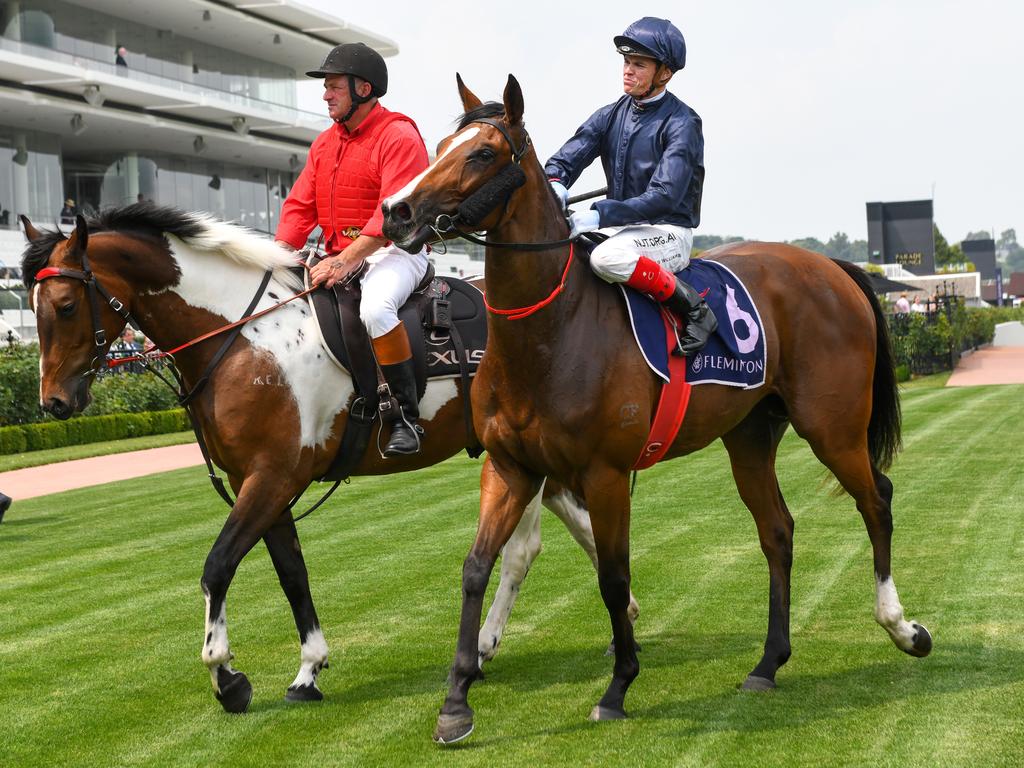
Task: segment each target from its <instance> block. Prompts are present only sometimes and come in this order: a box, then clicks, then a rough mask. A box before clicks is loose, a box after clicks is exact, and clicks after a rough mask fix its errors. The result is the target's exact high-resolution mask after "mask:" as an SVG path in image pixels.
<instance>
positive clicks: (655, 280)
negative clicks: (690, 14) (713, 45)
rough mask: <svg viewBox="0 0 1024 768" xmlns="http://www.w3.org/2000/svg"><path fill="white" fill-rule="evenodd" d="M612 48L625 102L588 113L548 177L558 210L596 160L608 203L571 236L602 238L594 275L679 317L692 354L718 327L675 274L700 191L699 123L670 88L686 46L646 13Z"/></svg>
mask: <svg viewBox="0 0 1024 768" xmlns="http://www.w3.org/2000/svg"><path fill="white" fill-rule="evenodd" d="M614 43H615V49H616V51H617V52H618V53H619V54H621V55H622V57H623V60H622V83H623V92H624V94H625V95H623V96H622V97H621V98H619V99H618V101H616V102H614V103H612V104H609V105H607V106H605V107H602V108H601V109H599V110H597V112H595V113H594V114H593V115H591V116H590V118H588V119H587V121H586V122H585V123H584V124H583V125H582V126H580V128H579V129H578V130H577V131H576V134H575V135H574V136H573V137H572V138H571V139H569V141H567V142H566V143H565V144H564V145H563V146H562V148H561V149H559V150H558V152H556V153H555V154H554V155H553V156H552V157H551V159H549V160H548V161H547V163H546V165H545V169H544V170H545V172H546V173H547V174H548V178H549V180H550V182H551V188H552V189H553V190H554V192H555V194H556V195H557V196H558V198H559V199H560V200H561V202H562V206H563V208H564V207H565V206H566V204H567V201H568V197H569V193H568V188H569V187H571V186H572V184H573V182H575V181H576V179H578V178H579V176H580V174H581V173H582V172H583V170H584V169H585V168H586V167H587V166H589V165H590V164H591V163H592V162H593V161H594V160H595V159H596V158H597V157H599V156H600V158H601V163H602V165H603V166H604V172H605V177H606V179H607V182H608V193H607V199H605V200H600V201H598V202H596V203H594V204H593V205H592V206H591V208H590V209H589V210H586V211H578V212H576V213H573V214H572V216H571V217H570V228H571V236H572V237H577V236H578V235H580V234H583V233H585V232H593V231H598V232H601V233H602V234H605V235H608V239H607V240H605V241H604V242H603V243H602V244H600V245H598V246H597V247H596V248H595V249H594V252H593V254H591V257H590V264H591V266H592V267H593V269H594V272H596V273H597V275H598V276H599V277H601V278H602V279H604V280H606V281H608V282H610V283H625V284H626V285H629V286H631V287H633V288H636V289H637V290H639V291H642V292H643V293H647V294H650V295H651V296H653V297H654V298H655V299H657V300H658V301H660V302H661V303H663V304H664V305H665V307H666V308H668V309H669V310H670V311H671V312H673V313H675V314H676V315H679V316H681V317H683V318H685V319H686V328H685V331H684V334H683V338H682V340H681V341H682V351H683V353H684V354H686V355H693V354H695V353H696V352H698V351H699V350H700V349H702V348H703V347H704V345H705V344H706V343H707V340H708V337H709V336H710V335H711V334H712V333H713V332H714V331H715V328H716V327H717V326H718V323H717V322H716V320H715V316H714V314H713V313H712V312H711V310H710V309H709V308H708V306H707V304H705V302H704V299H703V298H702V297H701V296H700V294H698V293H697V292H696V291H695V290H694V289H693V288H692V287H691V286H690V285H688V284H687V283H684V282H683V281H682V280H679V279H678V278H676V276H675V275H674V274H673V273H675V272H678V271H680V270H681V269H683V268H685V267H686V265H687V264H689V262H690V250H691V248H692V246H693V228H694V227H696V226H697V225H698V224H699V223H700V202H701V194H702V190H703V185H704V136H703V133H702V130H701V119H700V117H699V116H698V115H697V113H696V112H694V111H693V110H692V109H691V108H690V107H689V106H687V105H686V104H684V103H683V102H682V101H680V100H679V99H678V98H676V97H675V96H674V95H673V94H671V93H669V92H668V91H667V90H666V87H667V86H668V82H669V80H671V79H672V76H673V74H675V73H676V72H678V71H679V70H680V69H682V68H683V67H684V66H685V64H686V42H685V40H684V39H683V34H682V32H680V31H679V29H677V28H676V26H675V25H674V24H672V23H671V22H670V21H668V20H667V19H657V18H653V17H651V16H645V17H644V18H642V19H639V20H638V21H635V22H633V23H632V24H630V25H629V26H628V27H627V28H626V30H625V31H624V32H623V33H622V34H621V35H618V36H617V37H615V38H614Z"/></svg>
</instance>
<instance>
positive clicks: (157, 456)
mask: <svg viewBox="0 0 1024 768" xmlns="http://www.w3.org/2000/svg"><path fill="white" fill-rule="evenodd" d="M980 384H1024V325H1021V323H1019V322H1013V323H1002V324H1000V325H999V326H997V327H996V338H995V341H994V343H993V345H992V346H991V347H988V348H986V349H982V350H979V351H977V352H975V353H974V354H972V355H968V356H967V357H965V358H963V359H962V360H961V361H960V364H959V365H958V366H957V368H956V370H955V371H954V372H953V374H952V375H951V376H950V377H949V381H948V382H947V384H946V386H947V387H972V386H978V385H980ZM202 463H203V456H202V454H201V453H200V452H199V446H198V445H196V444H195V443H189V444H186V445H172V446H168V447H167V448H150V449H148V450H145V451H133V452H131V453H119V454H114V455H111V456H97V457H95V458H91V459H79V460H77V461H65V462H61V463H59V464H50V465H48V466H45V467H31V468H29V469H16V470H14V471H13V472H0V491H3V492H4V493H6V494H7V495H8V496H11V497H12V498H14V499H15V503H17V500H18V499H31V498H34V497H36V496H46V495H48V494H51V493H59V492H60V491H69V490H72V489H74V488H85V487H88V486H90V485H101V484H102V483H111V482H114V481H116V480H131V479H133V478H136V477H143V476H145V475H151V474H154V473H157V472H168V471H170V470H172V469H181V468H183V467H192V466H195V465H198V464H202Z"/></svg>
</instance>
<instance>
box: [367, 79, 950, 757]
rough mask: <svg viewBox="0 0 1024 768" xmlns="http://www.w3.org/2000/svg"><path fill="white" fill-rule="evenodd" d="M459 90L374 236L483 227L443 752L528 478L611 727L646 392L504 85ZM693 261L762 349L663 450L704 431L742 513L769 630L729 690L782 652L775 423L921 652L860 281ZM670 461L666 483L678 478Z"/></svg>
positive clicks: (417, 240) (714, 389)
mask: <svg viewBox="0 0 1024 768" xmlns="http://www.w3.org/2000/svg"><path fill="white" fill-rule="evenodd" d="M458 86H459V93H460V96H461V99H462V104H463V108H464V109H465V115H464V116H463V118H462V120H461V121H460V123H459V127H458V130H457V131H456V132H455V133H454V134H453V135H452V136H450V137H449V138H447V139H445V140H444V141H443V142H442V143H441V144H440V146H439V147H438V155H437V159H436V160H435V161H434V163H433V164H432V165H431V167H430V168H429V169H428V170H427V171H426V172H424V173H423V174H422V175H421V176H420V177H419V178H418V179H416V180H414V181H413V182H411V183H410V184H409V185H408V186H407V187H406V188H405V189H403V190H401V191H400V192H398V193H397V194H395V195H394V196H392V197H390V198H388V199H387V200H385V202H384V212H385V222H386V225H385V229H384V231H385V233H386V235H387V236H388V237H389V238H391V239H392V240H394V241H395V242H396V243H397V244H398V245H399V246H401V247H403V248H407V249H408V250H410V251H416V250H418V249H419V248H420V247H421V245H422V244H423V243H424V242H427V241H429V240H432V239H435V238H437V237H439V236H441V235H443V234H444V233H445V232H449V233H451V232H452V231H453V227H457V226H458V225H459V224H460V222H463V221H464V222H465V224H464V225H463V226H464V228H466V229H474V230H486V231H487V240H488V247H487V250H486V275H487V285H488V290H487V300H488V306H489V308H490V311H491V314H490V315H489V319H488V322H489V328H488V332H489V336H488V346H487V354H486V355H485V356H484V360H483V363H482V364H481V366H480V369H479V371H478V373H477V378H476V381H475V383H474V385H473V392H472V401H473V413H474V416H475V426H476V432H477V435H478V436H479V438H480V440H481V442H482V444H483V446H484V447H485V448H486V449H487V451H488V458H487V461H486V463H485V464H484V467H483V472H482V478H481V491H480V521H479V528H478V532H477V536H476V540H475V541H474V543H473V546H472V548H471V549H470V552H469V555H468V556H467V558H466V561H465V565H464V568H463V577H462V587H463V603H462V617H461V622H460V625H459V635H458V644H457V649H456V652H455V660H454V663H453V665H452V674H451V676H450V678H449V686H450V687H449V692H448V696H447V698H446V699H445V702H444V706H443V707H442V709H441V713H440V716H439V718H438V724H437V730H436V731H435V734H434V738H435V740H437V741H439V742H443V743H451V742H453V741H457V740H459V739H461V738H464V737H465V736H467V735H468V734H469V733H470V731H471V730H472V728H473V710H472V709H471V708H470V706H469V704H468V701H467V694H468V691H469V688H470V685H471V684H472V682H473V681H474V679H476V677H477V676H478V668H477V647H476V633H477V629H478V627H479V623H480V614H481V605H482V600H483V597H484V590H485V588H486V586H487V582H488V579H489V577H490V573H491V570H492V567H493V565H494V562H495V558H496V557H497V555H498V552H499V550H500V549H501V547H502V545H503V544H504V543H505V541H506V540H507V539H508V538H509V536H510V535H511V534H512V532H513V531H514V530H515V528H516V525H517V524H518V523H519V521H520V516H521V515H522V513H523V510H524V508H526V507H527V506H528V505H529V504H530V503H531V500H533V499H534V498H536V496H537V495H538V494H539V493H540V492H541V489H542V487H543V485H544V482H545V478H548V482H551V481H552V480H556V481H558V482H560V483H562V484H564V485H565V487H566V488H568V489H569V490H571V491H572V492H574V493H576V494H578V495H579V496H581V497H582V498H583V499H584V500H585V502H586V506H587V508H588V509H589V511H590V519H591V522H592V525H593V532H594V538H595V543H596V546H597V552H598V580H599V585H600V591H601V596H602V597H603V599H604V602H605V605H606V607H607V609H608V613H609V616H610V618H611V624H612V632H613V636H614V642H615V664H614V673H613V677H612V680H611V683H610V684H609V686H608V688H607V691H606V692H605V694H604V696H603V697H602V698H601V700H600V701H599V702H598V704H597V705H596V706H595V707H594V709H593V711H592V713H591V717H592V718H593V719H598V720H604V719H618V718H621V717H624V716H625V710H624V700H625V695H626V691H627V689H628V687H629V685H630V683H631V682H632V681H633V679H634V678H635V677H636V675H637V673H638V671H639V665H638V663H637V656H636V651H635V646H634V640H633V629H632V625H631V624H630V622H629V621H628V618H627V605H628V601H629V594H630V593H629V584H630V572H629V524H630V498H629V482H628V477H629V473H630V469H631V467H632V466H633V464H634V462H635V461H636V460H637V458H638V457H639V456H640V455H641V451H642V449H643V447H644V444H645V441H646V439H647V437H648V429H649V425H650V424H651V416H652V411H653V409H654V407H655V404H656V403H657V400H658V395H659V390H660V384H659V383H658V380H657V379H656V378H655V376H654V375H653V374H652V373H651V372H650V370H649V369H648V367H647V365H646V364H645V362H644V360H643V358H642V356H641V354H640V352H639V351H638V350H637V349H636V347H635V345H634V344H633V343H632V338H631V333H630V331H629V320H628V319H627V316H626V312H625V308H624V302H623V300H622V297H621V295H620V292H619V290H618V289H617V288H613V287H611V286H609V285H608V284H605V283H603V282H601V281H600V280H598V279H597V278H596V277H595V276H594V275H593V274H592V273H591V271H590V269H589V268H588V267H587V265H586V264H585V263H584V262H583V261H582V260H580V259H576V260H575V261H573V260H572V251H571V250H570V249H569V248H568V247H567V246H566V245H565V244H566V243H567V239H566V238H567V235H568V227H567V226H566V219H565V216H564V214H563V213H562V211H561V208H560V204H559V202H558V201H557V200H556V198H555V196H554V195H553V194H552V192H551V190H550V188H549V185H548V183H547V179H546V178H545V175H544V172H543V169H542V167H541V165H540V163H539V162H538V158H537V154H536V151H535V150H534V149H533V147H532V145H531V142H530V138H529V136H528V134H527V132H526V129H525V127H524V125H523V95H522V91H521V89H520V87H519V84H518V82H516V80H515V78H513V77H512V76H511V75H510V76H509V79H508V84H507V86H506V88H505V93H504V103H503V104H499V103H496V102H492V103H489V104H482V103H481V101H480V100H479V99H478V98H477V97H476V96H475V95H473V93H472V92H471V91H469V90H468V89H467V88H466V87H465V85H464V84H463V82H462V79H461V78H458ZM492 192H496V194H491V193H492ZM481 200H485V201H487V206H489V207H487V209H486V210H484V207H482V205H481V204H480V201H481ZM495 203H497V204H495ZM448 236H451V234H449V235H448ZM552 246H558V247H552ZM706 258H709V259H714V260H716V261H720V262H721V263H722V264H724V265H727V266H728V268H729V269H730V270H732V271H733V272H734V273H735V274H736V275H738V276H739V277H740V279H741V280H742V281H743V282H744V283H745V284H746V286H747V287H748V288H749V289H750V291H751V293H752V294H753V299H754V301H755V303H756V306H757V308H758V310H759V312H760V315H761V319H762V321H763V324H764V336H765V339H766V345H767V366H766V368H767V370H766V376H765V383H764V384H763V385H762V386H760V387H758V388H755V389H747V390H744V389H739V388H735V387H726V386H722V385H718V384H705V385H702V386H697V387H694V388H693V390H692V394H691V397H690V404H689V409H688V411H687V414H686V417H685V420H684V421H683V424H682V428H681V429H680V431H679V433H678V435H677V436H676V438H675V440H674V442H673V443H672V445H671V448H670V450H669V452H668V453H667V455H666V458H674V457H677V456H682V455H685V454H688V453H691V452H693V451H696V450H698V449H700V448H703V447H704V446H706V445H707V444H708V443H710V442H711V441H713V440H715V439H718V438H721V439H722V441H723V442H724V443H725V447H726V449H727V451H728V454H729V458H730V460H731V462H732V470H733V476H734V478H735V481H736V486H737V488H738V489H739V493H740V496H741V498H742V499H743V502H744V503H745V504H746V506H747V507H748V508H749V509H750V512H751V513H752V514H753V516H754V521H755V522H756V525H757V532H758V536H759V538H760V542H761V548H762V550H763V552H764V555H765V557H766V559H767V561H768V574H769V601H768V633H767V639H766V640H765V644H764V653H763V655H762V656H761V659H760V660H759V661H758V662H757V664H756V665H755V666H754V668H753V670H752V671H751V672H750V674H749V675H748V676H747V678H746V680H745V682H744V684H743V687H744V688H746V689H754V690H763V689H767V688H772V687H774V686H775V674H776V672H777V671H778V669H779V667H781V666H782V665H783V664H784V663H785V662H786V660H787V659H788V658H789V655H790V637H789V608H790V606H789V601H790V566H791V563H792V556H793V549H792V542H793V518H792V517H791V515H790V513H789V510H788V509H787V508H786V502H785V501H784V500H783V498H782V493H781V491H780V489H779V484H778V481H777V479H776V474H775V467H774V464H775V454H776V449H777V446H778V444H779V440H780V439H781V438H782V435H783V433H784V432H785V431H786V428H787V426H788V425H790V424H792V425H793V428H794V429H795V430H796V432H797V434H799V435H800V436H801V437H803V438H804V439H805V440H807V442H808V443H810V446H811V449H812V450H813V451H814V454H815V455H816V456H817V457H818V459H819V460H820V461H821V462H822V463H823V464H824V465H825V466H826V467H827V468H828V469H829V470H831V472H832V473H833V474H834V475H835V477H836V479H837V480H838V481H839V483H840V485H841V486H842V488H843V489H845V491H846V492H847V493H849V494H850V495H851V496H852V497H853V498H854V499H855V501H856V504H857V508H858V510H859V511H860V513H861V515H862V517H863V520H864V524H865V526H866V527H867V532H868V537H869V539H870V541H871V546H872V551H873V555H874V574H875V582H876V602H875V618H876V620H877V621H878V622H879V623H880V624H881V625H882V627H883V628H884V629H885V630H886V631H887V632H888V633H889V635H890V636H891V638H892V640H893V641H894V642H895V644H896V645H897V647H899V648H900V649H901V650H903V651H906V652H907V653H909V654H911V655H914V656H924V655H926V654H927V653H928V652H929V651H930V649H931V636H930V635H929V634H928V632H927V630H926V629H925V628H924V627H923V626H921V625H920V624H917V623H914V622H909V621H907V620H906V619H905V618H904V616H903V608H902V606H901V605H900V601H899V598H898V596H897V592H896V587H895V584H894V582H893V578H892V572H891V569H890V543H891V534H892V514H891V502H892V494H893V487H892V483H891V482H890V481H889V479H888V478H887V477H886V476H885V475H884V474H883V473H882V471H883V470H884V469H886V468H887V467H888V466H889V465H890V463H891V462H892V459H893V457H894V455H895V453H896V452H897V451H898V449H899V445H900V407H899V397H898V391H897V385H896V379H895V374H894V369H893V360H892V356H891V352H890V348H889V339H888V332H887V330H886V325H885V320H884V318H883V316H882V313H881V310H880V307H879V304H878V301H877V299H876V297H875V296H874V294H873V292H872V290H871V286H870V283H869V282H868V281H867V279H866V277H865V274H864V273H863V271H862V270H860V269H859V268H857V267H855V266H853V265H850V264H845V263H843V262H837V261H832V260H829V259H827V258H825V257H823V256H820V255H817V254H813V253H810V252H808V251H804V250H801V249H799V248H795V247H791V246H788V245H779V244H770V243H743V244H736V245H728V246H725V247H722V248H717V249H714V250H712V251H710V252H709V253H707V254H706ZM625 413H629V414H631V415H632V414H639V416H637V417H636V418H630V419H626V418H624V417H623V414H625ZM679 469H680V479H681V480H683V481H685V479H686V475H685V467H683V466H680V468H679Z"/></svg>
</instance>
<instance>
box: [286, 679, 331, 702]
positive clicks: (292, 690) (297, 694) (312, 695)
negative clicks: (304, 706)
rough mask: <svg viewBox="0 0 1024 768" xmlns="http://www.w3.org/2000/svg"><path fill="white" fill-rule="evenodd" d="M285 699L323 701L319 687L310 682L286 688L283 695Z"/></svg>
mask: <svg viewBox="0 0 1024 768" xmlns="http://www.w3.org/2000/svg"><path fill="white" fill-rule="evenodd" d="M284 697H285V699H286V700H287V701H296V702H301V701H323V700H324V695H323V693H321V692H320V689H319V688H317V687H316V686H315V685H313V684H312V683H310V684H309V685H294V686H290V687H289V688H288V691H287V692H286V693H285V695H284Z"/></svg>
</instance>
